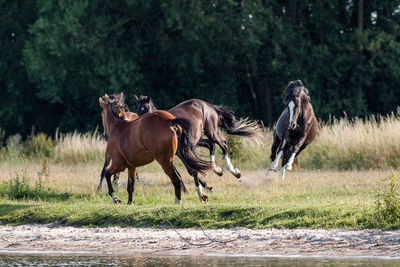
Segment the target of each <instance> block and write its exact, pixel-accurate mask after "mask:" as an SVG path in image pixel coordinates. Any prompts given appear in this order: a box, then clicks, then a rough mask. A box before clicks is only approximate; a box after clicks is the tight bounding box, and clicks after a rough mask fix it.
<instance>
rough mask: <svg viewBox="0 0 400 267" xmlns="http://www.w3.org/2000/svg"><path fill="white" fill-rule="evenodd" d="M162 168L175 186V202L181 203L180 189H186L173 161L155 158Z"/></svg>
mask: <svg viewBox="0 0 400 267" xmlns="http://www.w3.org/2000/svg"><path fill="white" fill-rule="evenodd" d="M157 161H158V163H160V165H161V167H162V168H163V170H164V172H165V174H166V175H168V177H169V178H170V179H171V182H172V184H173V185H174V188H175V204H182V200H181V199H182V192H181V191H182V189H183V190H184V191H186V189H185V185H184V184H183V181H182V178H181V175H180V174H179V172H178V170H177V169H176V167H175V166H174V163H173V162H164V161H160V160H157Z"/></svg>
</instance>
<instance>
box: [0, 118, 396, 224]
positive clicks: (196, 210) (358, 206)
mask: <svg viewBox="0 0 400 267" xmlns="http://www.w3.org/2000/svg"><path fill="white" fill-rule="evenodd" d="M263 141H264V145H262V146H255V145H253V144H252V143H251V141H249V140H243V139H238V138H231V137H230V138H228V143H229V145H230V150H231V157H232V159H233V163H234V165H235V167H239V169H241V171H242V178H241V179H240V180H237V179H236V178H234V177H233V176H232V175H231V174H229V172H228V171H225V173H224V176H223V177H217V176H216V175H214V174H212V173H208V174H207V177H206V180H207V182H208V183H209V185H212V186H214V188H215V191H214V192H213V193H207V194H208V195H209V203H208V204H205V205H203V204H201V203H200V202H199V200H198V197H197V194H196V192H195V190H194V183H193V181H192V179H191V178H190V177H189V175H188V174H187V172H186V171H185V170H184V169H183V168H182V164H181V163H180V162H179V161H177V165H178V168H179V169H180V172H181V174H182V175H183V177H184V181H185V183H186V187H187V188H188V189H189V193H188V194H186V195H183V199H182V201H183V206H176V205H173V204H172V203H173V200H174V193H173V186H172V184H171V182H170V180H169V178H168V177H167V176H166V175H165V174H164V173H163V172H162V171H161V168H160V167H159V166H158V165H157V164H156V163H152V164H150V165H148V166H145V167H142V168H140V169H139V175H140V177H141V179H140V181H139V182H137V184H136V188H135V192H134V195H133V205H132V206H127V205H126V204H122V205H113V204H112V203H111V199H110V197H109V196H108V195H107V193H106V190H105V189H104V192H102V193H96V188H97V184H98V181H99V173H100V170H101V167H102V159H103V153H104V150H105V146H106V143H105V141H104V140H103V139H102V138H101V136H100V135H99V134H98V133H97V132H94V133H86V134H80V133H70V134H57V135H56V137H55V138H49V137H47V136H46V135H43V134H38V135H36V136H34V137H33V138H32V139H31V140H28V141H26V142H21V138H20V137H19V136H18V135H16V136H11V137H9V138H8V139H7V140H6V142H5V146H3V147H2V148H1V153H0V221H1V223H15V224H16V223H60V224H73V225H82V226H106V225H130V226H152V227H164V226H170V224H172V225H174V226H176V227H200V226H201V225H203V226H205V227H208V228H224V227H225V228H228V227H250V228H264V227H278V228H303V227H307V228H353V229H359V228H382V229H389V228H393V229H394V228H396V229H397V228H400V193H399V189H398V186H397V183H398V181H397V177H396V171H392V169H396V168H399V167H400V117H399V115H394V114H392V115H389V116H386V117H380V118H378V119H377V118H375V117H370V118H368V119H363V120H362V119H355V120H348V119H340V120H333V121H332V122H331V123H329V124H320V129H319V136H318V137H317V139H316V140H315V142H314V143H313V144H311V145H310V146H309V147H308V148H307V149H306V150H305V151H304V153H302V154H301V157H300V166H301V169H300V171H297V172H291V173H287V175H286V179H285V180H284V181H282V180H280V179H279V178H278V177H277V175H276V174H275V173H272V174H271V176H270V177H268V179H266V177H265V174H264V169H265V167H266V165H267V161H268V157H269V148H270V145H271V142H272V132H271V130H269V129H265V131H264V138H263ZM202 153H203V155H204V156H205V157H208V155H207V151H204V150H202ZM45 156H47V157H48V158H49V160H48V162H47V163H46V164H44V165H45V167H43V162H44V159H45ZM217 163H219V165H220V166H221V167H224V165H225V164H224V162H223V161H222V157H221V155H220V154H219V155H217ZM120 180H121V183H122V184H120V186H119V190H118V192H117V194H118V196H119V197H120V198H121V199H122V200H123V203H126V202H127V193H126V184H124V183H126V173H125V174H123V175H122V177H121V179H120ZM105 187H106V186H105V184H104V188H105Z"/></svg>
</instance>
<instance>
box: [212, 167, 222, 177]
mask: <svg viewBox="0 0 400 267" xmlns="http://www.w3.org/2000/svg"><path fill="white" fill-rule="evenodd" d="M213 171H214V173H215V174H216V175H218V176H222V175H223V174H224V172H223V171H222V169H221V168H220V167H215V168H214V169H213Z"/></svg>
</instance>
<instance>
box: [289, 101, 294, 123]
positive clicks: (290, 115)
mask: <svg viewBox="0 0 400 267" xmlns="http://www.w3.org/2000/svg"><path fill="white" fill-rule="evenodd" d="M294 106H295V104H294V103H293V101H290V102H289V104H288V107H289V126H290V125H292V121H293V109H294Z"/></svg>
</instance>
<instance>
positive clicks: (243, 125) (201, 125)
mask: <svg viewBox="0 0 400 267" xmlns="http://www.w3.org/2000/svg"><path fill="white" fill-rule="evenodd" d="M134 97H135V102H136V105H137V107H138V108H137V111H136V113H137V114H138V115H139V116H141V115H143V114H146V113H151V112H154V111H156V110H157V109H156V107H155V106H154V104H153V102H152V100H151V97H150V96H140V98H139V97H137V96H136V95H135V96H134ZM168 112H170V113H171V114H172V115H174V116H175V117H178V118H185V119H187V120H188V121H189V122H190V124H191V125H192V128H193V131H194V139H195V140H196V142H197V145H199V146H203V147H206V148H208V149H209V150H210V162H211V164H212V166H213V171H214V172H215V173H216V174H217V175H218V176H221V175H222V174H223V171H222V169H221V168H220V167H218V166H217V165H216V163H215V144H218V146H219V147H220V148H221V149H222V153H223V155H224V159H225V163H226V167H227V169H228V170H229V171H230V172H231V173H232V174H233V175H234V176H235V177H236V178H238V179H239V178H240V176H241V173H240V171H239V169H238V168H235V167H234V166H233V164H232V162H231V160H230V158H229V155H228V143H227V141H226V139H225V138H224V136H223V135H222V134H221V132H220V131H219V129H218V128H219V127H222V128H223V129H224V130H225V132H226V133H228V134H230V135H238V136H244V137H252V138H254V139H256V140H257V138H258V137H259V135H260V133H261V128H260V127H259V126H258V123H257V121H250V120H248V119H240V120H236V119H235V116H234V113H233V111H231V110H228V109H226V108H224V107H222V106H216V105H212V104H210V103H208V102H206V101H203V100H200V99H190V100H186V101H184V102H182V103H180V104H179V105H177V106H175V107H173V108H171V109H170V110H168ZM203 134H204V135H205V136H207V138H208V139H205V138H202V136H203Z"/></svg>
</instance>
